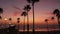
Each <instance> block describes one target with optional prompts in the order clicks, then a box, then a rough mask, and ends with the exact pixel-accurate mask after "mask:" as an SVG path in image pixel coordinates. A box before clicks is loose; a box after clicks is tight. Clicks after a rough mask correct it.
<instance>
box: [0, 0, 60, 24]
mask: <svg viewBox="0 0 60 34" xmlns="http://www.w3.org/2000/svg"><path fill="white" fill-rule="evenodd" d="M27 4H28V3H27V1H26V0H0V7H1V8H3V10H4V12H3V14H2V16H3V19H4V18H7V19H8V18H9V17H11V18H12V19H13V22H16V18H17V17H20V18H21V23H22V22H23V18H24V17H23V16H21V13H22V12H23V11H24V10H23V8H24V6H25V5H27ZM31 7H32V6H31ZM56 8H58V9H59V10H60V0H40V2H37V3H35V23H45V22H44V20H45V19H46V18H47V19H49V22H51V17H52V16H54V15H53V14H52V12H53V11H54V9H56ZM55 18H56V17H55ZM55 21H56V22H57V20H56V19H55ZM29 22H30V23H32V9H31V10H30V12H29Z"/></svg>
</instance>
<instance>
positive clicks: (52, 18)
mask: <svg viewBox="0 0 60 34" xmlns="http://www.w3.org/2000/svg"><path fill="white" fill-rule="evenodd" d="M54 19H55V18H54V17H51V20H52V23H53V24H54V25H55V23H54ZM54 28H55V26H54Z"/></svg>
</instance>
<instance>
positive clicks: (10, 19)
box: [9, 18, 12, 26]
mask: <svg viewBox="0 0 60 34" xmlns="http://www.w3.org/2000/svg"><path fill="white" fill-rule="evenodd" d="M9 21H10V23H9V26H10V24H11V21H12V18H9Z"/></svg>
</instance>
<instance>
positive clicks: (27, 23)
mask: <svg viewBox="0 0 60 34" xmlns="http://www.w3.org/2000/svg"><path fill="white" fill-rule="evenodd" d="M27 34H29V18H28V11H27Z"/></svg>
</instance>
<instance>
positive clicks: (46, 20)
mask: <svg viewBox="0 0 60 34" xmlns="http://www.w3.org/2000/svg"><path fill="white" fill-rule="evenodd" d="M45 22H46V24H47V30H48V31H49V28H48V19H45Z"/></svg>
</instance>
